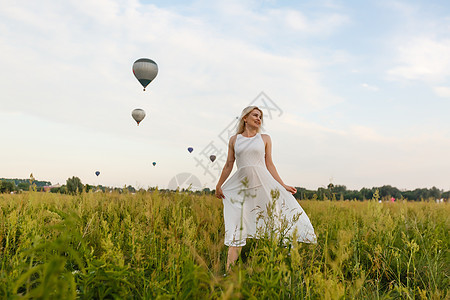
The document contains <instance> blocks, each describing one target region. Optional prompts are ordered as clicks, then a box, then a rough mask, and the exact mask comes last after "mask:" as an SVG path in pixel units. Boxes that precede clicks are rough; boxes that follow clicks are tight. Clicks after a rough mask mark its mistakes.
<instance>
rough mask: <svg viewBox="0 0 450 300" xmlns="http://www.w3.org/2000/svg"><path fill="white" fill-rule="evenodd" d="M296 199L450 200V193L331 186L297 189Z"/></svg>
mask: <svg viewBox="0 0 450 300" xmlns="http://www.w3.org/2000/svg"><path fill="white" fill-rule="evenodd" d="M296 189H297V193H295V194H294V197H295V198H297V199H300V200H303V199H305V200H307V199H310V200H360V201H363V200H368V199H373V198H378V199H380V200H391V199H392V198H394V199H396V200H400V199H406V200H411V201H421V200H429V199H432V200H435V199H442V198H444V199H449V198H450V191H446V192H444V191H443V190H440V189H438V188H436V187H432V188H430V189H428V188H417V189H414V190H403V191H401V190H399V189H398V188H396V187H393V186H390V185H383V186H381V187H372V188H362V189H360V190H359V191H358V190H347V187H346V186H345V185H333V184H329V185H328V187H327V188H323V187H320V188H318V189H317V190H307V189H305V188H302V187H297V188H296Z"/></svg>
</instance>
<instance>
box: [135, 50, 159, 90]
mask: <svg viewBox="0 0 450 300" xmlns="http://www.w3.org/2000/svg"><path fill="white" fill-rule="evenodd" d="M133 74H134V76H136V78H137V80H139V82H140V83H141V84H142V86H143V87H144V91H145V88H146V87H147V85H149V83H150V82H152V80H153V79H155V77H156V75H158V65H157V64H156V63H155V62H154V61H153V60H151V59H148V58H140V59H138V60H137V61H135V62H134V64H133Z"/></svg>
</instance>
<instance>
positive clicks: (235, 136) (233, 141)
mask: <svg viewBox="0 0 450 300" xmlns="http://www.w3.org/2000/svg"><path fill="white" fill-rule="evenodd" d="M237 136H238V135H237V134H235V135H233V136H232V137H230V141H229V144H230V145H234V143H235V142H236V139H237Z"/></svg>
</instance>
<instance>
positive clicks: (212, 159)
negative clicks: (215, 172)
mask: <svg viewBox="0 0 450 300" xmlns="http://www.w3.org/2000/svg"><path fill="white" fill-rule="evenodd" d="M209 159H210V160H211V161H212V162H214V161H215V160H216V156H215V155H214V154H213V155H211V156H210V157H209Z"/></svg>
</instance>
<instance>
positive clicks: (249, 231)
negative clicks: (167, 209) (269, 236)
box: [216, 106, 316, 271]
mask: <svg viewBox="0 0 450 300" xmlns="http://www.w3.org/2000/svg"><path fill="white" fill-rule="evenodd" d="M262 122H263V112H262V111H261V110H260V109H259V108H258V107H256V106H249V107H246V108H245V109H244V110H243V111H242V114H241V118H240V120H239V125H238V129H237V133H236V135H234V136H232V137H231V138H230V141H229V144H228V157H227V161H226V163H225V166H224V167H223V170H222V174H221V175H220V179H219V182H218V183H217V186H216V197H218V198H220V199H223V207H224V209H223V211H224V212H223V214H224V220H225V245H227V246H228V247H229V248H228V256H227V265H226V269H227V271H228V270H229V269H230V267H231V265H232V264H234V263H235V262H236V260H237V258H238V257H239V254H240V251H241V249H242V246H244V245H245V243H246V238H247V237H257V232H259V230H261V229H264V228H265V225H266V223H265V222H264V217H267V207H272V209H273V210H274V211H276V212H278V216H279V215H281V216H282V217H283V218H284V219H285V220H289V221H292V223H293V224H291V227H289V228H288V234H292V233H293V232H294V231H296V232H297V236H298V241H300V242H305V243H316V235H315V233H314V228H313V226H312V225H311V222H310V221H309V218H308V216H307V215H306V214H305V213H304V211H303V209H302V208H301V206H300V205H299V204H298V202H297V200H296V199H295V198H294V197H293V196H292V194H295V193H296V192H297V190H296V189H295V188H294V187H292V186H289V185H286V184H284V183H283V181H282V180H281V178H280V175H278V172H277V169H276V168H275V165H274V163H273V161H272V142H271V140H270V137H269V136H268V135H267V134H260V133H259V132H260V129H261V124H262ZM235 160H236V165H237V168H238V170H237V171H236V173H235V174H234V175H233V176H232V177H230V179H229V180H228V181H227V182H226V183H225V184H223V183H224V182H225V180H226V179H227V178H228V176H229V175H230V173H231V170H232V169H233V164H234V161H235ZM273 191H278V192H279V194H278V197H277V194H276V193H273ZM274 195H275V197H273V196H274ZM272 201H275V206H270V204H271V203H273V202H272ZM280 223H281V221H279V220H278V224H280Z"/></svg>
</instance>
